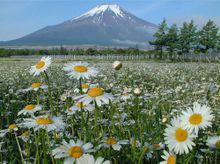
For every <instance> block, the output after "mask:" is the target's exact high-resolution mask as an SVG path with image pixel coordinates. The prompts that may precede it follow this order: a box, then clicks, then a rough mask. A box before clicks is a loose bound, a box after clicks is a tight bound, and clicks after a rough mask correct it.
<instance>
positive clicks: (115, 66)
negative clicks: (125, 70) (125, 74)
mask: <svg viewBox="0 0 220 164" xmlns="http://www.w3.org/2000/svg"><path fill="white" fill-rule="evenodd" d="M112 66H113V68H114V69H115V70H119V69H121V67H122V63H121V62H120V61H115V62H114V63H113V65H112Z"/></svg>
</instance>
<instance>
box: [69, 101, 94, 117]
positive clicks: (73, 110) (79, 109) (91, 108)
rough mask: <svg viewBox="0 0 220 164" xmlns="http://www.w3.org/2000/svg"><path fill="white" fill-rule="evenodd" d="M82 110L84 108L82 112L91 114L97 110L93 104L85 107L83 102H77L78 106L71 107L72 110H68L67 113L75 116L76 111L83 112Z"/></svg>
mask: <svg viewBox="0 0 220 164" xmlns="http://www.w3.org/2000/svg"><path fill="white" fill-rule="evenodd" d="M81 108H82V110H85V111H89V112H91V111H93V110H94V109H95V106H94V105H92V104H87V105H84V104H83V103H82V102H77V103H76V105H74V106H71V107H70V108H68V109H67V111H66V113H67V114H68V115H72V114H75V113H76V111H81Z"/></svg>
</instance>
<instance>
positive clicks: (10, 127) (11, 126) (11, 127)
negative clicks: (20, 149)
mask: <svg viewBox="0 0 220 164" xmlns="http://www.w3.org/2000/svg"><path fill="white" fill-rule="evenodd" d="M8 128H9V129H10V130H13V129H14V128H17V125H16V124H11V125H9V127H8Z"/></svg>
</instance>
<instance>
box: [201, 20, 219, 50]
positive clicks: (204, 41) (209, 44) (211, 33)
mask: <svg viewBox="0 0 220 164" xmlns="http://www.w3.org/2000/svg"><path fill="white" fill-rule="evenodd" d="M199 34H200V38H199V43H200V47H201V51H202V52H207V51H208V50H210V49H214V48H217V47H218V42H219V36H218V27H217V26H216V25H215V24H214V22H213V21H211V20H209V21H208V22H207V23H206V24H205V25H204V26H203V28H202V30H201V31H200V32H199Z"/></svg>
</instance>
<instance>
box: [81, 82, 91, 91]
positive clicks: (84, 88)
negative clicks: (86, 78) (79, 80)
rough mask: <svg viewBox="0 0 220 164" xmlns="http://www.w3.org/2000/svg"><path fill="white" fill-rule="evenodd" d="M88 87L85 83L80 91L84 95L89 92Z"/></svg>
mask: <svg viewBox="0 0 220 164" xmlns="http://www.w3.org/2000/svg"><path fill="white" fill-rule="evenodd" d="M89 87H90V85H89V84H87V83H84V84H82V91H83V92H84V93H86V92H87V91H88V90H89Z"/></svg>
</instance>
